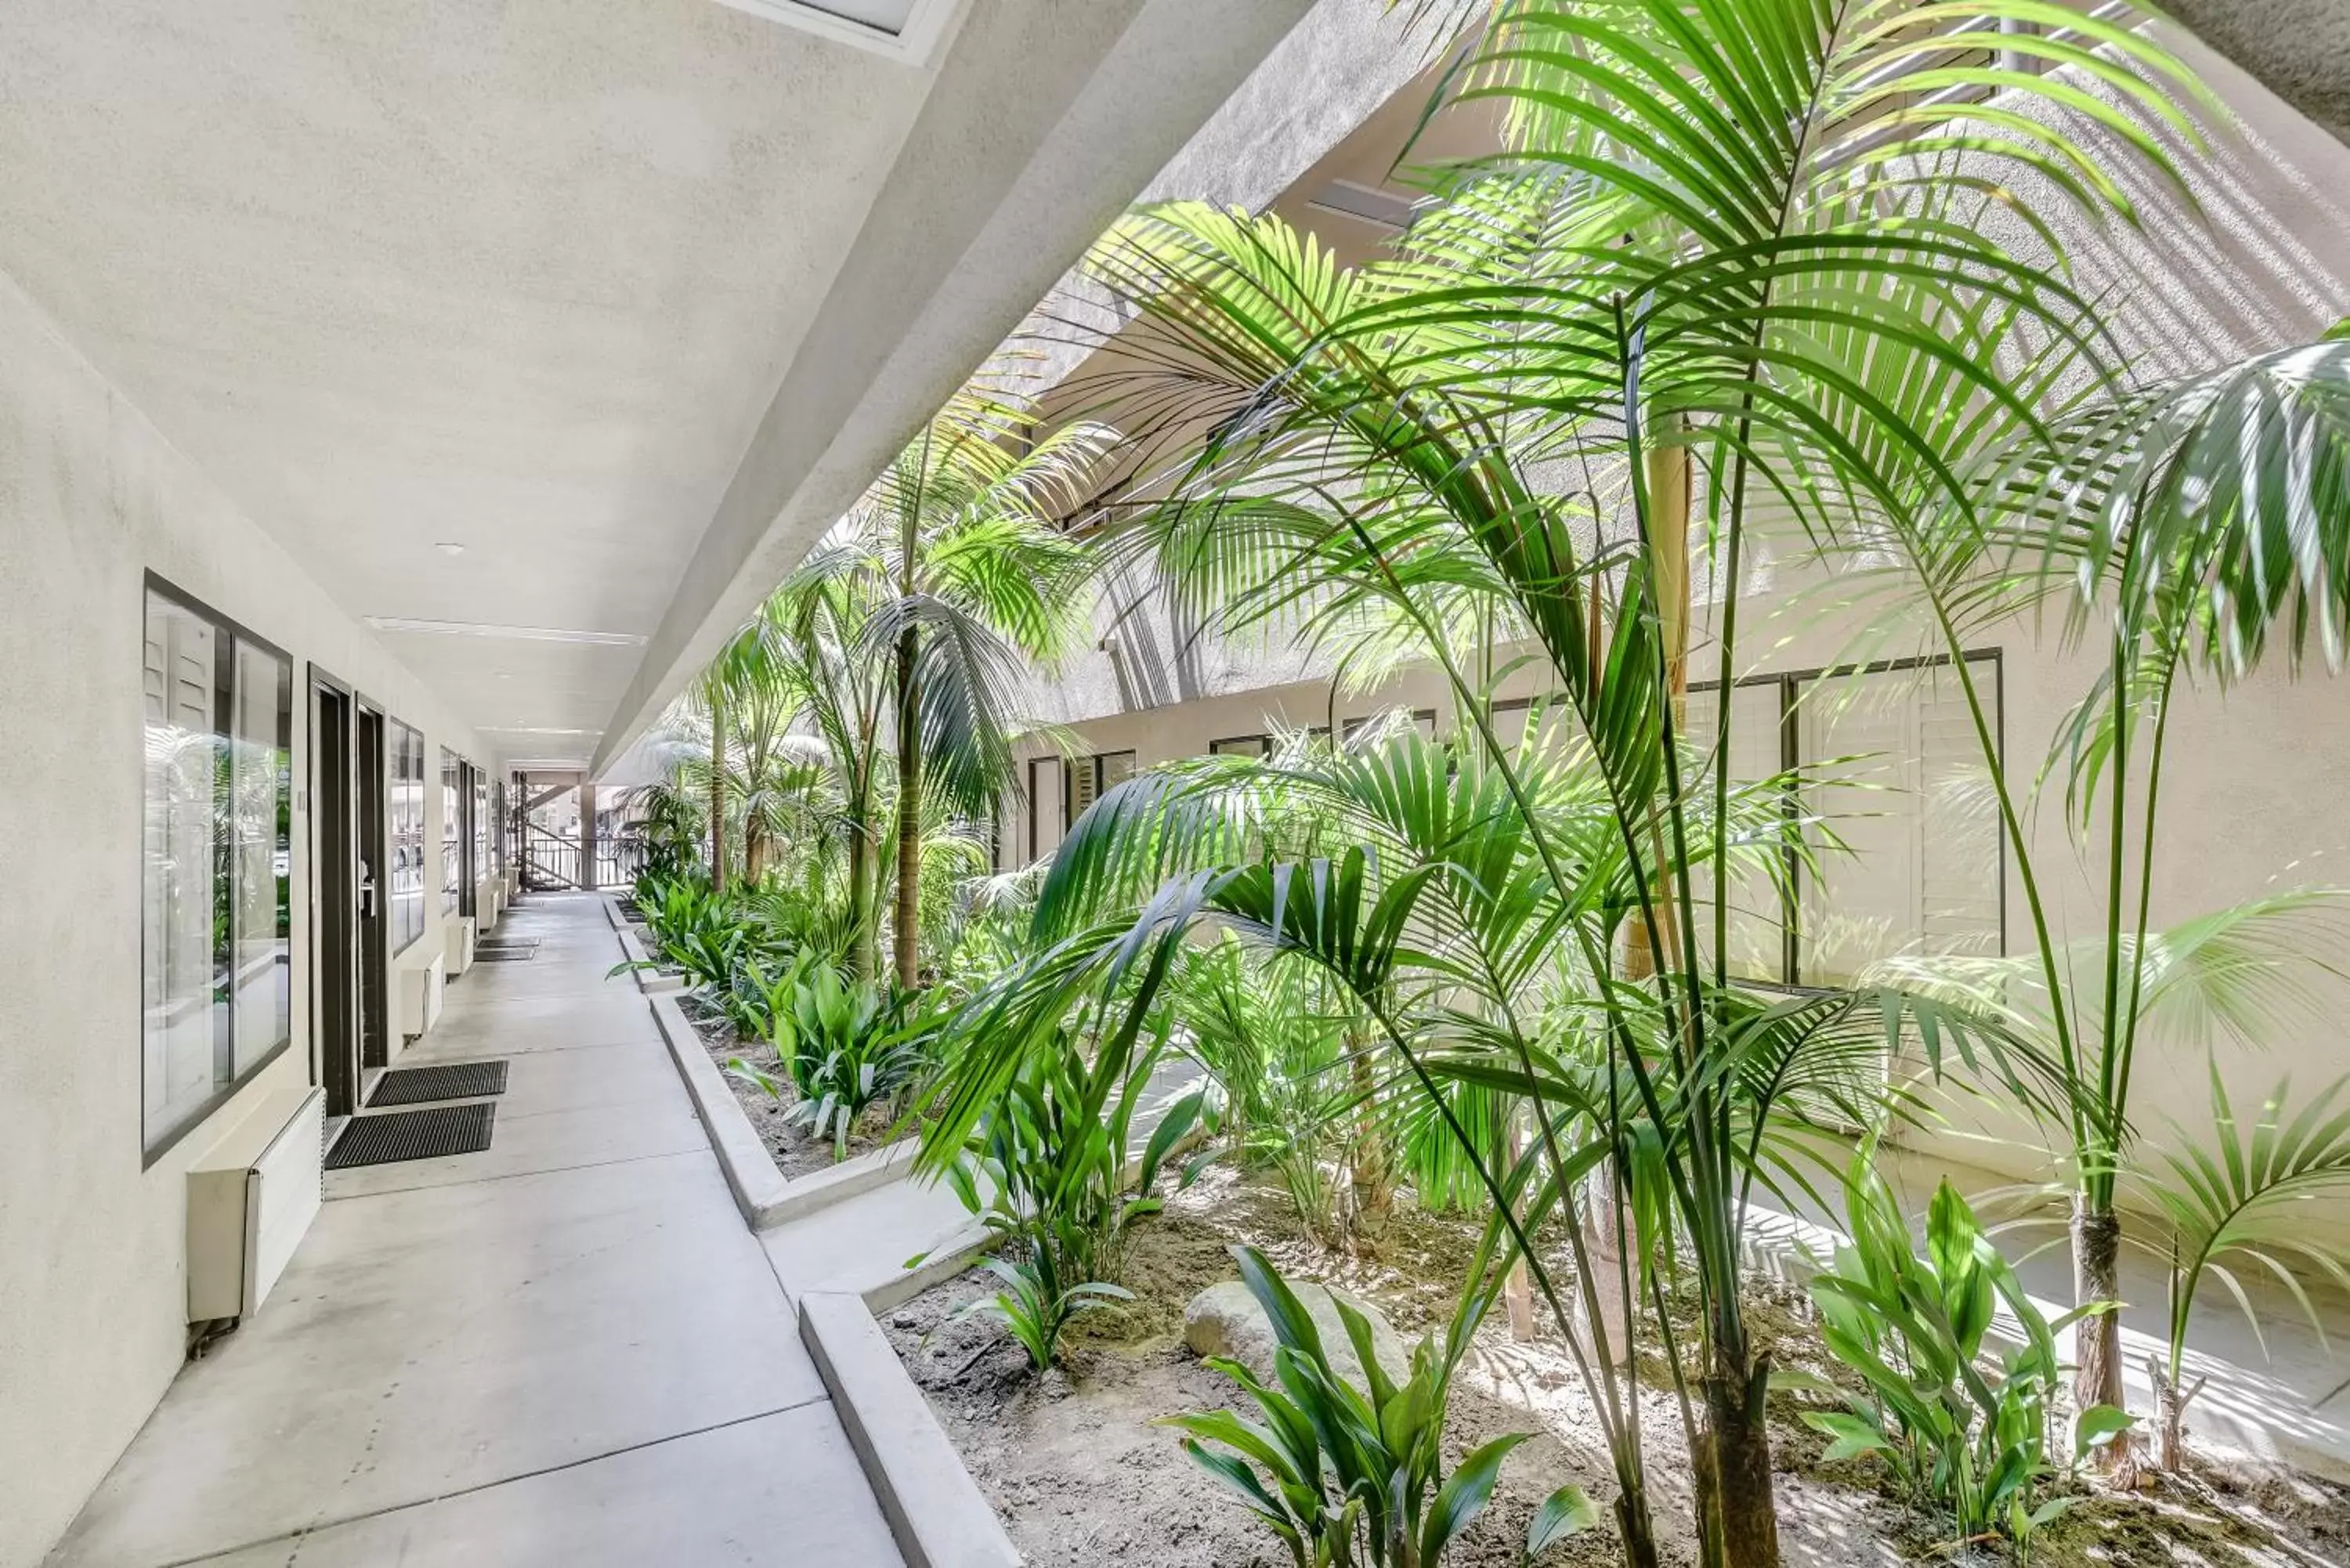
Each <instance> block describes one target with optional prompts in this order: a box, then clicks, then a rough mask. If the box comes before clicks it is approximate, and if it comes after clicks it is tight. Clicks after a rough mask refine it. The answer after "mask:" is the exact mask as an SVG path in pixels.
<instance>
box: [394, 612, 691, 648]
mask: <svg viewBox="0 0 2350 1568" xmlns="http://www.w3.org/2000/svg"><path fill="white" fill-rule="evenodd" d="M359 623H360V624H361V625H362V626H366V627H369V628H372V629H374V630H376V631H422V632H436V633H441V634H444V635H448V636H452V637H510V638H519V639H523V640H525V641H529V642H594V643H601V644H604V645H606V646H608V647H612V648H637V647H640V646H642V645H643V643H644V640H645V639H643V637H641V636H639V634H638V633H636V632H633V631H568V630H564V629H561V628H556V627H550V626H489V625H485V624H484V623H482V622H479V621H469V620H407V619H403V618H400V617H399V616H388V615H370V616H362V617H360V618H359Z"/></svg>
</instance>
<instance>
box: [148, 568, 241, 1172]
mask: <svg viewBox="0 0 2350 1568" xmlns="http://www.w3.org/2000/svg"><path fill="white" fill-rule="evenodd" d="M224 640H225V637H224V633H222V632H221V631H219V630H218V629H217V628H214V627H213V624H212V623H211V622H210V621H209V620H207V619H206V618H203V617H202V616H199V615H197V614H196V613H195V612H194V611H192V610H190V609H187V608H186V607H182V606H181V605H179V604H176V603H174V602H173V601H172V600H171V599H169V598H166V597H163V596H161V595H160V594H157V593H154V592H152V591H150V592H149V593H148V595H147V628H146V649H145V663H146V670H145V708H146V752H147V755H146V775H147V778H146V785H147V787H146V796H147V804H146V824H145V857H144V860H145V864H144V873H143V881H142V892H143V901H144V906H145V907H144V910H143V930H142V933H141V934H142V938H143V948H142V957H141V970H142V973H143V981H144V984H143V1000H144V1004H145V1028H144V1056H143V1067H144V1075H143V1076H144V1102H145V1106H144V1109H145V1127H146V1140H147V1143H148V1145H149V1146H150V1147H152V1146H153V1145H155V1144H156V1143H158V1142H160V1141H161V1140H162V1139H163V1138H165V1137H169V1136H170V1135H172V1133H174V1132H177V1131H178V1130H179V1129H180V1128H181V1127H184V1126H185V1125H187V1123H188V1122H190V1121H191V1120H192V1119H193V1118H194V1116H196V1114H197V1113H198V1112H200V1111H201V1110H202V1109H203V1106H204V1105H205V1103H206V1102H207V1101H208V1100H210V1099H211V1097H212V1096H213V1090H214V1088H215V1086H216V1085H217V1083H218V1082H219V1080H220V1078H221V1077H222V1075H223V1073H224V1069H225V1068H226V1066H227V1064H228V1063H227V1048H228V1038H229V1034H228V1018H227V1013H226V1010H225V1008H224V1007H223V1006H222V1005H221V998H220V995H219V993H218V991H217V988H216V986H215V984H214V980H215V976H216V974H217V972H218V970H219V966H220V962H221V960H222V958H223V957H224V954H223V952H222V951H221V950H220V943H221V942H222V941H223V940H224V929H222V930H221V931H218V932H216V927H217V928H224V925H225V922H223V921H221V920H220V919H218V917H219V915H220V913H221V911H220V910H218V909H215V908H214V902H213V898H214V889H215V887H216V886H217V885H218V882H219V870H220V859H221V838H222V835H221V832H220V827H221V824H220V820H219V814H218V811H217V809H216V805H215V795H216V794H217V793H218V792H217V788H216V784H217V781H218V775H219V773H220V763H221V757H222V750H223V748H222V746H221V742H220V735H219V732H218V717H217V712H218V703H217V700H216V693H217V691H218V687H219V673H218V671H219V654H220V651H221V648H222V644H223V643H224Z"/></svg>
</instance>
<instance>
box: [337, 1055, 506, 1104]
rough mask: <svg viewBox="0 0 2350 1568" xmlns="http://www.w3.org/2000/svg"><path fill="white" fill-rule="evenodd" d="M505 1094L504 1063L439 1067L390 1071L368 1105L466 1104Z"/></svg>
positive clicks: (370, 1096)
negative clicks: (466, 1102)
mask: <svg viewBox="0 0 2350 1568" xmlns="http://www.w3.org/2000/svg"><path fill="white" fill-rule="evenodd" d="M505 1092H506V1064H505V1063H504V1062H503V1061H498V1062H452V1063H450V1064H448V1065H446V1066H442V1067H397V1068H394V1069H393V1070H392V1071H390V1072H389V1073H386V1074H385V1075H383V1077H382V1078H381V1079H380V1081H379V1082H378V1083H377V1084H376V1086H375V1093H374V1094H372V1095H369V1096H368V1105H369V1106H370V1107H373V1106H418V1105H422V1104H424V1103H426V1102H427V1101H430V1100H470V1099H474V1098H477V1097H479V1096H483V1095H503V1094H504V1093H505Z"/></svg>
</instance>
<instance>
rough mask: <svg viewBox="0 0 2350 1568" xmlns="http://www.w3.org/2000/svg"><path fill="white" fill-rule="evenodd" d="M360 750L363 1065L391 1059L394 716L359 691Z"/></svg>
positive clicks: (357, 750) (357, 745)
mask: <svg viewBox="0 0 2350 1568" xmlns="http://www.w3.org/2000/svg"><path fill="white" fill-rule="evenodd" d="M354 708H355V711H356V712H357V715H358V720H359V722H358V725H357V732H356V735H355V737H354V750H355V753H356V758H357V763H358V767H357V774H356V778H355V780H354V782H355V784H356V786H357V794H358V799H359V819H358V821H359V883H358V887H357V889H356V891H357V894H358V905H359V1067H360V1070H361V1071H362V1072H364V1071H365V1070H366V1069H368V1068H369V1067H383V1066H389V1065H390V1062H391V975H390V968H391V933H390V923H391V922H390V909H389V906H388V899H389V898H390V892H391V887H390V882H391V878H390V865H389V863H390V858H391V839H390V783H391V774H390V753H389V752H388V750H387V746H386V742H387V741H388V739H389V729H388V726H389V724H390V716H389V715H388V714H386V713H385V712H384V711H383V708H382V706H381V705H380V704H379V703H375V702H371V701H368V699H367V698H366V697H365V696H358V697H356V698H355V701H354Z"/></svg>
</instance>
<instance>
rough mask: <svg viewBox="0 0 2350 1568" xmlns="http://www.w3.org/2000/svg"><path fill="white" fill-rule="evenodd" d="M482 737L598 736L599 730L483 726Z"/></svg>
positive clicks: (506, 725) (524, 725)
mask: <svg viewBox="0 0 2350 1568" xmlns="http://www.w3.org/2000/svg"><path fill="white" fill-rule="evenodd" d="M479 728H480V730H481V732H482V733H484V735H600V734H602V733H603V731H601V730H563V729H557V728H556V727H554V726H553V725H548V724H484V725H481V726H479Z"/></svg>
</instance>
